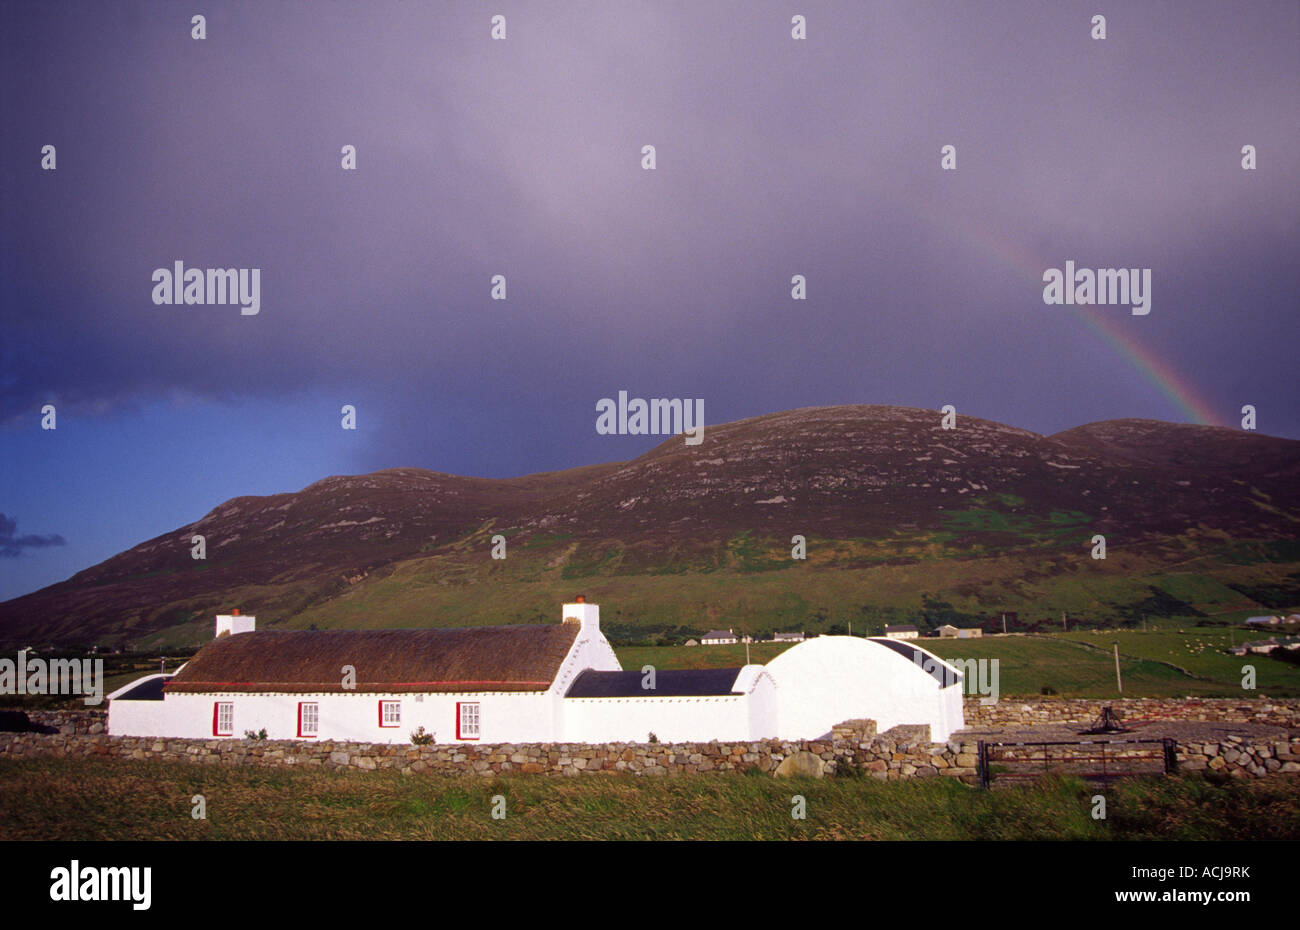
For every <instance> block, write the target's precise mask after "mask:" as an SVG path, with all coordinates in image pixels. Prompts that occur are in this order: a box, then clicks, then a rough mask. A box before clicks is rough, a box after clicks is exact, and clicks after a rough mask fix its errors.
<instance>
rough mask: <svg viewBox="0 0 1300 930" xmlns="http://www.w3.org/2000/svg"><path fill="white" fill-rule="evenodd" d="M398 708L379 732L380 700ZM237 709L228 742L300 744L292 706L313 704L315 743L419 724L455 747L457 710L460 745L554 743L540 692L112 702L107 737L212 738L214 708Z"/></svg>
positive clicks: (547, 703) (407, 730) (395, 734)
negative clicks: (472, 718) (469, 723)
mask: <svg viewBox="0 0 1300 930" xmlns="http://www.w3.org/2000/svg"><path fill="white" fill-rule="evenodd" d="M381 699H382V700H399V701H401V702H402V723H401V726H398V727H380V725H379V701H380V700H381ZM217 701H231V702H233V703H234V705H235V716H234V725H233V727H232V736H231V737H230V738H232V739H242V738H243V736H244V731H245V730H253V731H257V730H261V729H262V728H263V727H265V728H266V735H267V738H268V739H298V738H299V737H298V703H299V702H300V701H312V702H315V703H316V704H318V705H319V711H320V725H319V731H320V732H319V734H318V735H317V737H316V739H319V740H325V739H335V740H353V741H358V742H369V743H409V742H410V741H411V733H412V732H413V731H414V730H415V729H416V728H417V727H419V726H423V727H424V729H425V732H428V733H433V734H434V735H435V738H436V741H437V742H439V743H455V742H457V739H456V704H457V702H458V701H475V702H477V703H478V704H479V727H480V735H479V738H478V740H476V741H471V740H462V742H480V743H523V742H549V741H552V740H553V739H554V738H555V735H556V734H555V729H554V725H553V714H552V707H551V705H552V701H553V699H552V697H551V696H550V695H548V694H547V693H546V692H542V691H528V692H493V693H465V694H421V695H417V694H392V695H390V694H360V693H350V694H168V695H165V696H164V698H163V700H161V701H122V700H117V701H112V702H110V703H109V710H108V712H109V733H111V734H113V735H115V736H163V737H185V738H190V739H213V738H214V737H213V735H212V707H213V704H214V703H215V702H217Z"/></svg>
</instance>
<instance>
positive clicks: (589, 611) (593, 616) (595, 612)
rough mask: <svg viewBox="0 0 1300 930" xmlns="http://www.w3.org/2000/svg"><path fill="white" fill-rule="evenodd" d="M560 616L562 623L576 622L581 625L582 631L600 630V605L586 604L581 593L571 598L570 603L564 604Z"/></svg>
mask: <svg viewBox="0 0 1300 930" xmlns="http://www.w3.org/2000/svg"><path fill="white" fill-rule="evenodd" d="M560 616H561V617H562V618H563V622H564V623H577V624H580V625H581V626H582V630H581V631H580V632H582V633H599V632H600V605H599V604H588V603H587V598H586V597H585V596H583V595H581V594H579V595H578V596H577V597H575V598H574V599H573V603H572V604H565V605H564V609H563V611H562V612H561V614H560Z"/></svg>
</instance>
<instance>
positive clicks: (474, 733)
mask: <svg viewBox="0 0 1300 930" xmlns="http://www.w3.org/2000/svg"><path fill="white" fill-rule="evenodd" d="M456 739H478V704H477V703H475V704H467V703H460V702H457V704H456Z"/></svg>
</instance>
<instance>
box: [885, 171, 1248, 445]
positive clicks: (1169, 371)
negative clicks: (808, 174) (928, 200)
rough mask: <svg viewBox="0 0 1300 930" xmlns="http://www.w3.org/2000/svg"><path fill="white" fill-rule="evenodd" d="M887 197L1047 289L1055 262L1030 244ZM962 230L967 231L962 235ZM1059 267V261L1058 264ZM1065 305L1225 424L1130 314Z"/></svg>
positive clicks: (1148, 373) (1182, 400)
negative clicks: (1142, 336)
mask: <svg viewBox="0 0 1300 930" xmlns="http://www.w3.org/2000/svg"><path fill="white" fill-rule="evenodd" d="M884 199H887V200H890V201H892V202H893V203H895V204H896V205H897V206H898V207H899V208H900V209H901V210H905V211H906V212H908V213H914V214H917V215H918V216H921V217H922V218H924V219H927V220H928V221H929V222H930V224H931V226H932V227H933V228H937V229H941V230H946V231H949V232H950V233H951V234H952V238H953V239H956V240H958V241H960V242H961V243H963V244H965V245H974V246H977V247H978V248H979V249H980V250H981V251H983V252H985V253H987V254H989V255H991V256H992V257H994V258H995V259H997V260H998V262H1000V263H1001V264H1003V265H1006V266H1008V267H1010V268H1011V269H1012V270H1014V271H1016V272H1017V273H1019V274H1022V275H1024V276H1025V278H1026V279H1028V280H1029V281H1032V282H1033V283H1034V286H1035V287H1036V288H1037V289H1038V292H1039V293H1041V292H1042V287H1043V271H1044V270H1045V269H1047V268H1050V267H1053V266H1054V265H1053V263H1052V262H1043V261H1042V259H1041V258H1040V257H1039V256H1037V255H1035V254H1033V253H1032V252H1031V251H1030V250H1029V249H1028V248H1027V247H1025V246H1023V245H1021V244H1020V243H1018V242H1014V241H1012V240H1010V239H1001V238H998V237H996V236H994V235H993V234H992V233H991V232H990V229H989V227H988V226H975V225H973V224H971V223H969V222H967V221H966V220H965V219H964V218H962V217H961V216H959V215H958V214H956V213H953V214H951V215H948V214H945V215H943V216H939V215H937V214H935V213H934V212H933V211H931V210H927V209H925V208H924V207H918V205H917V204H916V203H908V204H903V203H902V202H900V201H898V200H897V199H896V198H895V197H893V196H891V195H886V197H885V198H884ZM958 233H961V234H962V235H960V236H959V235H958ZM1055 266H1056V267H1060V263H1059V262H1057V263H1055ZM1060 309H1069V310H1072V311H1073V312H1074V316H1075V318H1076V319H1078V320H1079V321H1081V322H1082V323H1083V324H1084V325H1086V326H1087V327H1088V328H1089V329H1091V330H1092V331H1093V332H1094V333H1096V334H1097V335H1098V336H1100V337H1101V339H1102V341H1103V342H1105V343H1106V344H1107V345H1109V346H1110V347H1111V348H1112V349H1113V350H1114V351H1115V352H1116V353H1117V354H1118V355H1119V356H1120V357H1121V358H1123V359H1125V360H1126V361H1127V362H1128V363H1129V364H1130V365H1132V366H1133V368H1134V369H1136V370H1137V372H1138V373H1139V374H1140V375H1141V376H1142V377H1143V378H1144V379H1145V380H1146V381H1148V382H1149V383H1150V384H1151V385H1152V386H1153V387H1155V388H1156V390H1158V391H1159V392H1160V393H1161V394H1163V395H1164V396H1165V397H1166V398H1168V399H1169V401H1170V402H1171V403H1173V405H1174V406H1175V407H1176V408H1177V409H1178V410H1179V411H1180V412H1181V413H1182V414H1183V416H1185V417H1186V418H1188V419H1189V420H1191V421H1192V422H1193V423H1196V424H1198V425H1201V426H1222V425H1224V424H1223V421H1222V420H1221V419H1220V417H1219V415H1218V414H1217V413H1216V412H1215V407H1214V405H1213V404H1212V403H1210V401H1209V400H1207V399H1206V398H1205V396H1204V395H1203V394H1202V393H1201V392H1200V391H1199V390H1198V389H1197V388H1196V386H1195V385H1193V384H1192V383H1191V381H1190V380H1189V379H1188V378H1186V377H1185V376H1183V375H1181V374H1179V373H1178V372H1177V371H1176V370H1175V369H1174V368H1173V366H1172V365H1170V364H1169V363H1168V362H1166V361H1164V360H1163V359H1161V358H1160V357H1159V356H1157V355H1156V354H1155V352H1153V351H1152V350H1151V349H1149V348H1147V347H1146V346H1145V345H1143V344H1142V342H1141V340H1139V339H1138V338H1137V336H1136V335H1134V333H1133V332H1132V329H1133V327H1132V326H1124V325H1121V323H1120V322H1119V321H1120V320H1124V321H1126V322H1127V321H1128V320H1129V319H1130V317H1128V316H1127V315H1125V316H1123V317H1117V316H1115V315H1114V314H1107V313H1106V312H1105V311H1106V308H1101V310H1100V311H1098V310H1097V309H1094V308H1090V307H1088V306H1079V305H1078V304H1073V305H1065V306H1063V307H1062V308H1060Z"/></svg>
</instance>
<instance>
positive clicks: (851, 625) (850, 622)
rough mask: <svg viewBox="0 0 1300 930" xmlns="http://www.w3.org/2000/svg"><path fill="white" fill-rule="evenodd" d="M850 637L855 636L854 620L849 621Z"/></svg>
mask: <svg viewBox="0 0 1300 930" xmlns="http://www.w3.org/2000/svg"><path fill="white" fill-rule="evenodd" d="M849 635H850V636H852V635H853V621H852V620H850V621H849Z"/></svg>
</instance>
